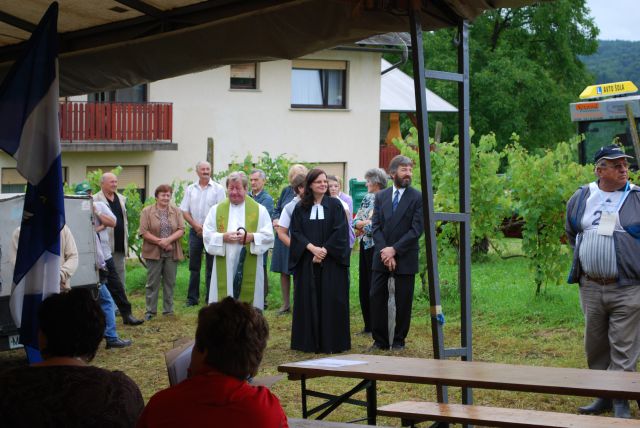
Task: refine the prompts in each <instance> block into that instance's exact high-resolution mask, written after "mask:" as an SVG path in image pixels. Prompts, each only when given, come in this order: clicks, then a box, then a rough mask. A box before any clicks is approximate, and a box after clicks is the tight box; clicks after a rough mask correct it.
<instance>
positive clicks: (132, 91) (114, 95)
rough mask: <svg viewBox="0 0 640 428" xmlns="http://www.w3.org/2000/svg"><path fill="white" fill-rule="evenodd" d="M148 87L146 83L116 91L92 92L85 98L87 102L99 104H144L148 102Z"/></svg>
mask: <svg viewBox="0 0 640 428" xmlns="http://www.w3.org/2000/svg"><path fill="white" fill-rule="evenodd" d="M147 92H148V86H147V84H146V83H143V84H141V85H136V86H132V87H130V88H123V89H116V90H115V91H107V92H94V93H93V94H89V95H88V96H87V101H95V102H101V103H109V102H117V103H146V102H147V100H148V98H149V97H148V95H147Z"/></svg>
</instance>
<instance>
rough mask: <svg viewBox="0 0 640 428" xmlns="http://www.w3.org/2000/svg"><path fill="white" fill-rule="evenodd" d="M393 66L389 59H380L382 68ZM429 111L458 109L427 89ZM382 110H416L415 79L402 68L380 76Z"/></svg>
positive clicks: (446, 111) (403, 111) (405, 111)
mask: <svg viewBox="0 0 640 428" xmlns="http://www.w3.org/2000/svg"><path fill="white" fill-rule="evenodd" d="M389 67H391V64H390V63H389V61H387V60H385V59H384V58H381V59H380V70H381V71H384V70H386V69H388V68H389ZM425 92H426V94H427V111H429V112H445V113H455V112H457V111H458V109H457V108H456V107H455V106H453V105H451V104H449V103H448V102H447V101H446V100H445V99H444V98H441V97H440V96H438V95H436V94H435V93H434V92H431V91H430V90H428V89H426V91H425ZM380 111H382V112H398V113H407V112H414V111H416V95H415V89H414V86H413V79H412V78H411V77H409V76H408V75H407V74H405V73H404V72H403V71H402V70H400V69H398V68H394V69H393V70H391V71H389V72H388V73H385V74H383V75H382V77H381V78H380Z"/></svg>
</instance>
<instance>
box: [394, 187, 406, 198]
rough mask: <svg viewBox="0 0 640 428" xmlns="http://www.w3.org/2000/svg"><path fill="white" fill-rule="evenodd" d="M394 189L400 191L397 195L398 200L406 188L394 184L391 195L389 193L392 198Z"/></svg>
mask: <svg viewBox="0 0 640 428" xmlns="http://www.w3.org/2000/svg"><path fill="white" fill-rule="evenodd" d="M396 190H397V191H399V192H400V194H399V195H398V200H400V199H401V198H402V194H403V193H404V191H405V190H407V188H406V187H396V185H395V184H394V185H393V195H391V198H392V199H393V197H394V196H395V194H396Z"/></svg>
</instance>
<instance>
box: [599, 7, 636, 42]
mask: <svg viewBox="0 0 640 428" xmlns="http://www.w3.org/2000/svg"><path fill="white" fill-rule="evenodd" d="M587 6H588V7H589V9H591V16H592V17H593V18H594V19H595V22H596V25H597V26H598V28H599V29H600V35H599V36H598V39H600V40H616V39H618V40H640V1H639V0H587Z"/></svg>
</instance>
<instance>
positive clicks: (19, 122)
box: [0, 3, 65, 349]
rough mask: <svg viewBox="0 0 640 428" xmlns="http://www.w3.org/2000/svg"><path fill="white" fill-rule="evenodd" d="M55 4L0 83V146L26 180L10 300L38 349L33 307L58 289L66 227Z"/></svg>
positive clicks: (23, 334) (24, 334)
mask: <svg viewBox="0 0 640 428" xmlns="http://www.w3.org/2000/svg"><path fill="white" fill-rule="evenodd" d="M57 23H58V4H57V3H53V4H51V6H49V9H48V10H47V12H46V13H45V15H44V16H43V17H42V20H41V21H40V23H39V24H38V27H37V28H36V30H35V31H34V32H33V34H32V36H31V38H30V39H29V41H28V42H27V43H26V46H25V49H24V52H23V54H22V56H21V57H20V58H19V59H18V60H17V61H16V62H15V64H14V65H13V67H12V68H11V70H10V71H9V73H8V74H7V76H6V78H5V79H4V81H3V82H2V85H0V148H1V149H2V150H4V151H5V152H7V153H8V154H9V155H11V156H12V157H13V158H14V159H15V160H16V161H17V168H18V172H19V173H20V174H21V175H22V176H23V177H25V178H26V179H27V182H28V184H27V192H26V195H25V201H24V211H23V215H22V225H21V227H20V239H19V242H18V250H17V254H16V265H15V270H14V273H13V289H12V294H11V301H10V306H11V314H12V315H13V319H14V321H15V323H16V326H18V327H19V328H20V341H21V343H22V344H24V345H25V346H29V347H32V348H36V349H37V348H38V334H37V332H38V319H37V313H38V308H39V307H40V304H41V303H42V301H43V300H44V299H45V298H47V297H48V296H49V295H51V294H53V293H58V292H59V290H60V231H61V230H62V227H63V226H64V223H65V218H64V197H63V191H62V164H61V155H60V131H59V125H58V102H59V100H58V59H57V56H58V34H57Z"/></svg>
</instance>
